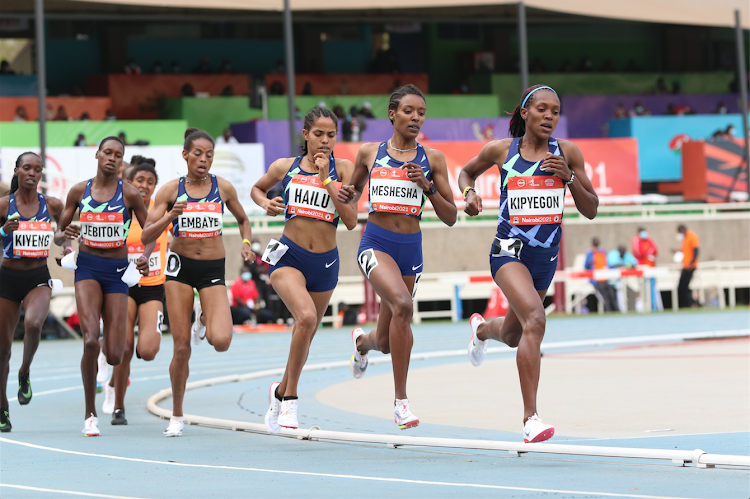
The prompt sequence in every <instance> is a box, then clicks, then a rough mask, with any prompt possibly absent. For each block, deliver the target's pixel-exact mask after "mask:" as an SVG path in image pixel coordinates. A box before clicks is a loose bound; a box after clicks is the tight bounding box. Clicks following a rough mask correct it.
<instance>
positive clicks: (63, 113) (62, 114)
mask: <svg viewBox="0 0 750 499" xmlns="http://www.w3.org/2000/svg"><path fill="white" fill-rule="evenodd" d="M54 121H73V120H72V119H71V118H70V116H68V111H67V110H66V109H65V106H58V108H57V114H56V115H55V120H54Z"/></svg>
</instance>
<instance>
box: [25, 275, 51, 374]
mask: <svg viewBox="0 0 750 499" xmlns="http://www.w3.org/2000/svg"><path fill="white" fill-rule="evenodd" d="M51 296H52V290H51V289H50V288H49V286H39V287H36V288H34V289H32V290H31V291H29V293H28V294H27V295H26V297H25V298H24V299H23V309H24V310H25V312H26V313H25V315H24V317H23V325H24V329H25V331H24V336H23V363H22V364H21V368H20V369H19V370H18V375H19V376H28V375H29V369H31V361H32V360H33V359H34V354H35V353H36V350H37V348H39V339H40V338H41V336H42V326H44V321H45V320H47V314H48V313H49V302H50V297H51Z"/></svg>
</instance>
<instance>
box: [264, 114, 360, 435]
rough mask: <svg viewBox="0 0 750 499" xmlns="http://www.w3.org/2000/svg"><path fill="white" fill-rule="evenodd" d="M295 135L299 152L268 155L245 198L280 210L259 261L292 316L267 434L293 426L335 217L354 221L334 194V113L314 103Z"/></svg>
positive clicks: (345, 175)
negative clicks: (280, 223)
mask: <svg viewBox="0 0 750 499" xmlns="http://www.w3.org/2000/svg"><path fill="white" fill-rule="evenodd" d="M302 134H303V135H304V137H305V144H304V146H303V148H302V155H301V156H298V157H296V158H283V159H278V160H276V161H274V162H273V164H271V166H270V167H269V168H268V173H266V174H265V175H264V176H263V177H261V178H260V180H258V182H257V183H256V184H255V185H254V186H253V190H252V196H253V200H254V201H255V202H256V203H257V204H258V206H260V207H262V208H264V209H265V210H266V213H267V214H268V215H269V216H272V217H275V216H276V215H279V214H281V213H285V217H284V218H285V221H286V224H285V225H284V233H283V235H282V236H281V240H280V241H274V240H271V242H270V243H269V245H268V248H269V250H268V252H269V256H270V258H269V256H267V257H266V261H268V263H269V267H268V273H269V276H270V278H271V284H272V285H273V288H274V290H276V292H277V293H278V294H279V297H281V299H282V300H283V301H284V304H285V305H286V306H287V308H288V309H289V311H290V312H291V313H292V316H294V329H293V330H292V344H291V346H290V347H289V360H288V361H287V364H286V371H285V373H284V377H283V378H282V379H281V382H280V383H278V382H275V383H272V384H271V388H270V389H269V399H270V407H269V408H268V412H267V413H266V418H265V422H266V430H267V431H268V433H278V432H279V431H280V430H281V427H284V428H297V426H298V421H297V383H298V381H299V377H300V374H301V372H302V368H303V367H304V365H305V361H306V360H307V354H308V352H309V350H310V343H311V342H312V339H313V336H315V332H316V331H317V329H318V324H320V321H321V319H322V318H323V314H324V313H325V311H326V308H328V302H329V301H330V299H331V295H332V294H333V289H334V288H335V287H336V283H337V282H338V277H339V252H338V249H337V247H336V227H337V225H338V222H339V217H341V219H342V220H343V221H344V224H346V228H347V229H349V230H352V229H353V228H354V227H355V226H356V225H357V207H356V206H353V205H349V204H345V203H342V202H341V201H339V200H338V199H337V195H338V185H340V182H343V183H346V182H349V180H350V179H351V176H352V170H353V169H354V165H353V164H352V162H351V161H349V160H346V159H334V157H333V147H334V146H335V145H336V135H337V134H338V118H337V117H336V115H335V114H333V112H332V111H329V110H328V109H321V108H315V109H313V110H312V111H310V112H309V113H307V115H306V116H305V120H304V125H303V130H302ZM279 182H282V183H283V186H284V197H283V198H282V197H281V196H279V197H276V198H274V199H268V197H267V192H268V191H269V189H271V188H272V187H274V186H275V185H277V184H278V183H279ZM276 245H278V246H276ZM279 250H281V251H282V252H283V254H282V255H280V256H279V253H280V251H279ZM277 257H278V258H277Z"/></svg>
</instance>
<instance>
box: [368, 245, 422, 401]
mask: <svg viewBox="0 0 750 499" xmlns="http://www.w3.org/2000/svg"><path fill="white" fill-rule="evenodd" d="M375 257H376V258H377V260H378V266H377V267H375V268H374V269H372V270H371V271H370V279H369V281H370V284H372V287H373V289H375V292H376V293H377V294H378V295H379V296H380V298H381V303H380V317H379V318H378V327H377V328H376V329H375V331H373V332H371V333H370V334H367V335H363V336H360V338H359V339H358V340H357V350H358V351H359V352H360V353H362V354H364V353H367V352H368V351H369V350H378V351H381V352H383V353H387V352H390V353H391V361H392V362H393V381H394V385H395V388H396V398H397V399H406V398H408V397H407V396H406V377H407V375H408V372H409V358H410V357H411V347H412V345H413V344H414V338H413V336H412V332H411V319H412V315H413V312H414V304H413V302H412V297H411V293H412V289H413V288H414V281H415V279H416V276H402V275H401V270H400V269H399V267H398V265H397V264H396V262H395V261H394V260H393V258H391V257H390V256H389V255H388V254H386V253H383V252H381V251H375ZM386 311H387V312H390V317H388V314H387V313H386V315H385V316H384V314H383V313H384V312H386ZM388 318H389V319H390V320H389V321H388V322H387V323H386V322H385V319H388ZM386 324H387V328H386ZM373 336H374V337H373Z"/></svg>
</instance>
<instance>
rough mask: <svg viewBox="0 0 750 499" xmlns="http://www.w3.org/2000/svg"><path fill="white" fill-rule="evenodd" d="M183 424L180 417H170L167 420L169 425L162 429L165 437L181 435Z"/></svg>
mask: <svg viewBox="0 0 750 499" xmlns="http://www.w3.org/2000/svg"><path fill="white" fill-rule="evenodd" d="M183 426H184V424H183V422H182V418H175V417H172V418H170V420H169V426H167V429H166V430H164V436H165V437H179V436H180V435H182V427H183Z"/></svg>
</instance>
